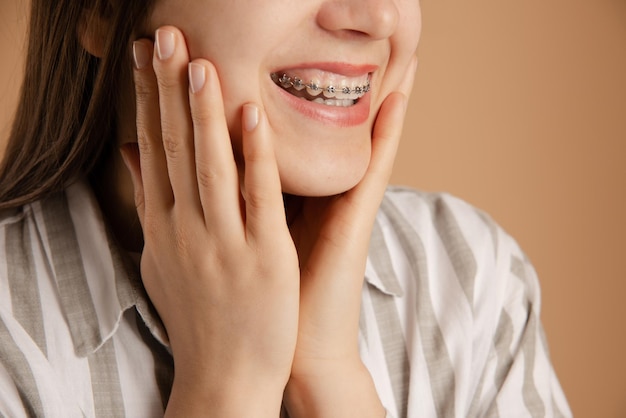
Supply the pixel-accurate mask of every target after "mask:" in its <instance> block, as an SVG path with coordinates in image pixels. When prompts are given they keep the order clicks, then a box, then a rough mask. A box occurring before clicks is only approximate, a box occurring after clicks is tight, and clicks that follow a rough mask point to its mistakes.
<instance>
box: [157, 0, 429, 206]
mask: <svg viewBox="0 0 626 418" xmlns="http://www.w3.org/2000/svg"><path fill="white" fill-rule="evenodd" d="M166 24H167V25H174V26H176V27H178V28H179V29H181V30H182V32H183V33H184V35H185V38H186V40H187V46H188V49H189V54H190V57H191V59H195V58H206V59H208V60H210V61H211V62H212V63H213V64H214V65H215V66H216V67H217V70H218V73H219V76H220V80H221V84H222V90H223V94H224V101H225V108H226V117H227V120H228V125H229V127H230V132H231V138H232V141H233V144H234V148H235V152H236V153H239V152H240V148H241V128H240V125H241V124H240V112H241V106H242V105H243V104H244V103H246V102H256V103H258V104H259V105H260V106H262V107H263V108H264V110H265V112H266V114H267V118H268V122H269V125H270V132H271V135H272V139H273V141H274V147H275V150H276V154H277V159H278V164H279V170H280V175H281V180H282V183H283V189H284V191H285V192H288V193H292V194H298V195H310V196H316V195H331V194H336V193H340V192H343V191H346V190H348V189H350V188H351V187H353V186H354V185H356V183H358V181H359V180H360V179H361V178H362V176H363V174H364V172H365V170H366V168H367V165H368V162H369V158H370V141H371V129H372V126H373V123H374V120H375V118H376V114H377V111H378V109H379V108H380V105H381V103H382V101H383V100H384V99H385V97H386V96H387V95H388V94H389V93H390V92H392V91H394V90H395V89H396V88H397V87H398V84H399V83H400V81H401V80H402V78H403V77H404V75H405V73H406V70H407V66H408V64H409V63H410V60H411V57H412V55H413V54H415V50H416V48H417V43H418V39H419V33H420V26H421V22H420V8H419V1H418V0H303V1H288V0H263V1H250V0H186V1H183V2H181V1H180V0H158V1H157V4H156V6H155V9H154V11H153V13H152V15H151V18H150V29H156V28H158V27H159V26H162V25H166ZM281 81H282V82H283V86H280V85H279V84H281ZM307 87H308V88H307ZM316 87H317V89H316ZM297 96H299V97H297ZM302 97H304V99H303V98H302ZM313 99H317V101H318V102H319V101H322V100H325V102H324V103H318V102H315V101H313Z"/></svg>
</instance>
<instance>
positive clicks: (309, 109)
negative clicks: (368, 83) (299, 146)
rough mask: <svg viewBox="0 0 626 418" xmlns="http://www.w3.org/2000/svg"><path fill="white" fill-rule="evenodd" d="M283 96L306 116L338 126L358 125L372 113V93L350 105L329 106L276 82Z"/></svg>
mask: <svg viewBox="0 0 626 418" xmlns="http://www.w3.org/2000/svg"><path fill="white" fill-rule="evenodd" d="M274 86H275V87H276V88H277V89H278V90H279V92H280V94H281V96H282V98H283V99H284V100H285V101H286V102H287V103H288V104H289V105H290V106H291V107H292V108H294V109H295V110H297V111H298V112H300V113H301V114H303V115H304V116H306V117H308V118H310V119H313V120H316V121H319V122H322V123H325V124H328V125H334V126H337V127H350V126H357V125H361V124H363V123H365V122H366V121H367V120H368V118H369V115H370V93H366V94H365V95H364V96H363V97H361V98H360V99H359V100H357V102H356V103H355V104H354V105H352V106H348V107H341V106H329V105H325V104H323V103H315V102H311V101H308V100H304V99H301V98H299V97H296V96H294V95H292V94H289V93H288V92H287V91H285V90H284V89H282V88H281V87H279V86H277V85H275V84H274Z"/></svg>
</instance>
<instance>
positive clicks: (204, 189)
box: [123, 27, 299, 418]
mask: <svg viewBox="0 0 626 418" xmlns="http://www.w3.org/2000/svg"><path fill="white" fill-rule="evenodd" d="M134 52H135V57H136V65H135V71H134V80H135V86H136V100H137V136H138V150H139V152H138V153H137V152H135V153H131V152H127V151H123V152H124V158H125V160H126V162H127V165H128V166H129V169H130V171H131V174H132V177H133V183H134V186H135V196H136V199H135V200H136V205H137V211H138V214H139V218H140V221H141V224H142V228H143V232H144V241H145V246H144V250H143V253H142V258H141V272H142V278H143V282H144V285H145V287H146V290H147V292H148V294H149V296H150V299H151V300H152V302H153V303H154V305H155V307H156V309H157V311H158V312H159V315H160V316H161V318H162V320H163V323H164V325H165V327H166V329H167V332H168V336H169V338H170V343H171V348H172V353H173V355H174V363H175V371H176V373H175V381H174V387H173V389H172V395H171V398H170V401H169V404H168V411H167V412H168V414H172V415H176V414H179V415H182V416H194V415H195V414H199V415H203V414H206V413H207V411H211V412H212V413H215V414H216V415H220V416H247V415H249V414H250V411H254V412H253V414H254V415H255V416H272V417H274V418H275V417H276V416H278V411H279V408H280V403H281V400H282V393H283V389H284V386H285V384H286V382H287V379H288V377H289V374H290V369H291V362H292V359H293V353H294V349H295V342H296V335H297V324H298V303H299V302H298V295H299V269H298V260H297V255H296V252H295V248H294V245H293V242H292V240H291V237H290V234H289V230H288V228H287V225H286V221H285V214H284V208H283V201H282V194H281V188H280V181H279V178H278V169H277V167H276V161H275V159H274V152H273V149H272V143H271V141H269V140H268V138H267V135H266V130H267V122H266V120H265V117H264V114H263V112H262V110H261V109H260V108H259V107H258V106H256V105H254V104H248V105H246V106H244V109H243V117H242V120H243V121H244V127H243V148H244V158H245V163H246V171H245V179H244V181H245V184H246V196H245V201H244V200H243V198H242V196H241V195H240V192H239V179H238V173H237V167H236V165H235V160H234V157H233V153H232V148H231V143H230V137H229V134H228V129H227V126H226V121H225V118H224V110H223V103H222V97H221V92H220V85H219V81H218V78H217V74H216V71H215V68H214V67H213V66H212V65H211V63H209V62H207V61H205V60H195V61H194V62H192V63H190V62H189V57H188V55H187V48H186V45H185V40H184V38H183V36H182V34H181V33H180V31H178V30H177V29H175V28H172V27H166V28H162V29H160V30H159V31H157V34H156V40H155V45H154V46H153V45H152V43H151V42H149V41H147V40H140V41H137V42H136V43H135V45H134Z"/></svg>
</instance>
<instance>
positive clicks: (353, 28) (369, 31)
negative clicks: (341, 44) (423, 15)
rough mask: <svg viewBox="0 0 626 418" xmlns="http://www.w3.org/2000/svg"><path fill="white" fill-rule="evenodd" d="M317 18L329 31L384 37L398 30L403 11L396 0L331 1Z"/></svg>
mask: <svg viewBox="0 0 626 418" xmlns="http://www.w3.org/2000/svg"><path fill="white" fill-rule="evenodd" d="M317 18H318V24H319V25H320V26H321V27H323V28H324V29H326V30H329V31H333V32H337V31H346V32H356V33H361V34H364V35H366V36H369V37H370V38H373V39H384V38H388V37H390V36H391V35H392V34H393V33H394V32H395V30H396V27H397V25H398V20H399V18H400V12H399V10H398V7H397V5H396V3H395V1H394V0H329V1H327V2H325V3H324V4H323V5H322V7H321V9H320V11H319V13H318V16H317Z"/></svg>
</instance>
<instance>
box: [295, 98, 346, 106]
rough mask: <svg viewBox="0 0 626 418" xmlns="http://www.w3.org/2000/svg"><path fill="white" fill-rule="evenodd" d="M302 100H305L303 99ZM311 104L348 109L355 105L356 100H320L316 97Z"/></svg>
mask: <svg viewBox="0 0 626 418" xmlns="http://www.w3.org/2000/svg"><path fill="white" fill-rule="evenodd" d="M303 99H304V100H307V99H306V98H304V97H303ZM312 102H313V103H319V104H325V105H326V106H337V107H348V106H352V105H354V104H355V103H356V100H350V99H322V98H321V97H317V98H315V99H313V100H312Z"/></svg>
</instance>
